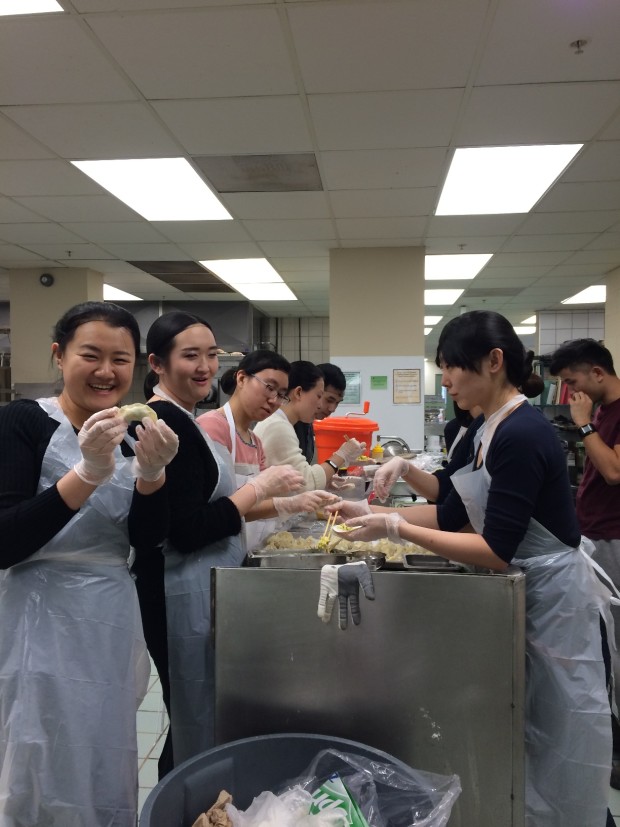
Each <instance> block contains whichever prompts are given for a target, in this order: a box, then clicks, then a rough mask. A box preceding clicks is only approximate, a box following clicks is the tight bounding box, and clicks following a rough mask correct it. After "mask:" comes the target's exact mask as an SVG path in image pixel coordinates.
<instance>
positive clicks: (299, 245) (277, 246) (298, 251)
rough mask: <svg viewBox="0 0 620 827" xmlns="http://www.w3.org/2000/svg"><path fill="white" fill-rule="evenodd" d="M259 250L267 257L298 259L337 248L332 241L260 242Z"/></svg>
mask: <svg viewBox="0 0 620 827" xmlns="http://www.w3.org/2000/svg"><path fill="white" fill-rule="evenodd" d="M260 246H261V249H262V250H263V252H264V255H266V256H268V257H270V258H271V257H272V256H273V257H276V258H277V257H278V256H281V257H285V258H287V257H289V256H298V257H299V258H300V259H303V258H305V257H306V256H316V255H317V253H326V252H328V251H329V250H330V249H333V248H334V247H338V244H336V243H335V242H334V241H333V239H330V238H328V239H324V240H316V241H297V242H292V241H261V244H260Z"/></svg>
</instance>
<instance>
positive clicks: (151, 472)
mask: <svg viewBox="0 0 620 827" xmlns="http://www.w3.org/2000/svg"><path fill="white" fill-rule="evenodd" d="M136 436H137V437H138V441H137V442H136V445H135V452H136V458H135V459H134V461H133V463H132V466H131V470H132V472H133V475H134V476H135V477H138V478H139V479H142V480H146V481H147V482H155V481H156V480H158V479H159V478H160V477H161V475H162V474H163V473H164V469H165V467H166V465H168V463H170V462H171V461H172V460H173V459H174V458H175V456H176V455H177V451H178V450H179V438H178V436H177V435H176V434H175V432H174V431H173V430H172V428H170V427H168V425H166V423H165V422H164V420H163V419H158V420H157V422H153V421H152V420H151V419H149V418H148V417H144V419H143V420H142V425H137V426H136Z"/></svg>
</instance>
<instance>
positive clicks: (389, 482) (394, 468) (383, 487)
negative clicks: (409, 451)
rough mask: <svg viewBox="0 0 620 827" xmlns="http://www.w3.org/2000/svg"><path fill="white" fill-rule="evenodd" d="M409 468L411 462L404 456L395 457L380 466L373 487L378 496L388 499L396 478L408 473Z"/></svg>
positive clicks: (381, 498)
mask: <svg viewBox="0 0 620 827" xmlns="http://www.w3.org/2000/svg"><path fill="white" fill-rule="evenodd" d="M409 468H410V464H409V463H408V462H407V460H406V459H403V458H402V457H393V458H392V459H391V460H390V461H389V462H386V463H385V465H382V466H381V468H378V469H377V473H376V474H375V476H374V478H373V488H374V491H375V494H376V495H377V497H378V498H379V499H380V500H387V498H388V497H389V494H390V491H391V490H392V486H393V485H394V483H395V482H396V480H397V479H398V478H399V477H402V476H404V475H405V474H407V473H408V472H409Z"/></svg>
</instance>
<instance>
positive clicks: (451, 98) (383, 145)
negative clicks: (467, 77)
mask: <svg viewBox="0 0 620 827" xmlns="http://www.w3.org/2000/svg"><path fill="white" fill-rule="evenodd" d="M462 98H463V90H462V89H436V90H432V91H429V90H420V91H402V92H367V93H361V92H358V93H357V94H348V95H311V96H310V97H309V98H308V105H309V107H310V114H311V115H312V121H313V124H314V129H315V132H316V136H317V142H318V146H319V149H321V150H330V149H349V150H351V149H392V148H396V149H398V148H400V147H403V146H410V147H429V146H431V147H435V146H448V145H449V143H450V139H451V135H452V130H453V128H454V124H455V122H456V117H457V114H458V111H459V106H460V104H461V100H462Z"/></svg>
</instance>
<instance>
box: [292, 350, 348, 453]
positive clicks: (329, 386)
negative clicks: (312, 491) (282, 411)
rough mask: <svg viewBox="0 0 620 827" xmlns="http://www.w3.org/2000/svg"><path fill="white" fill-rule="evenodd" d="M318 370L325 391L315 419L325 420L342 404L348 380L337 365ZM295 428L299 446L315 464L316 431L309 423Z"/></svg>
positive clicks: (320, 366)
mask: <svg viewBox="0 0 620 827" xmlns="http://www.w3.org/2000/svg"><path fill="white" fill-rule="evenodd" d="M317 368H319V370H320V371H321V373H322V374H323V377H324V379H325V390H324V391H323V396H322V398H321V402H320V404H319V409H318V411H317V414H316V417H315V419H325V418H326V417H328V416H331V414H333V413H334V411H335V410H336V408H337V407H338V405H339V404H340V403H341V402H342V400H343V398H344V392H345V390H346V387H347V380H346V379H345V376H344V373H343V372H342V371H341V370H340V368H339V367H337V365H332V364H331V363H330V362H323V363H322V364H320V365H317ZM293 427H294V428H295V433H296V434H297V439H298V440H299V446H300V448H301V450H302V452H303V455H304V457H305V458H306V460H307V461H308V462H309V463H310V464H311V465H312V464H314V463H315V462H316V457H315V456H314V454H315V448H314V430H313V428H312V425H311V424H309V423H307V422H297V424H296V425H294V426H293Z"/></svg>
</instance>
